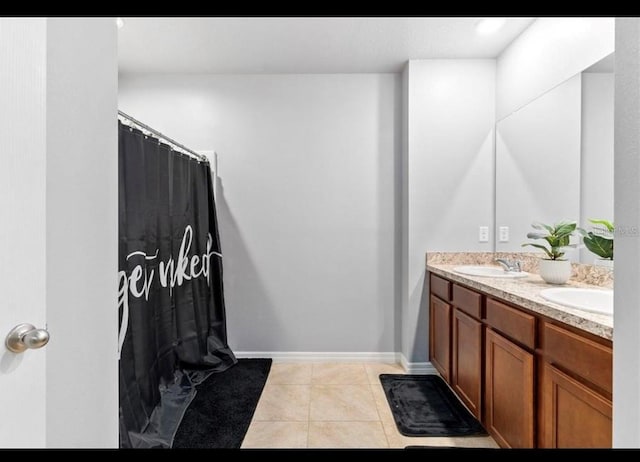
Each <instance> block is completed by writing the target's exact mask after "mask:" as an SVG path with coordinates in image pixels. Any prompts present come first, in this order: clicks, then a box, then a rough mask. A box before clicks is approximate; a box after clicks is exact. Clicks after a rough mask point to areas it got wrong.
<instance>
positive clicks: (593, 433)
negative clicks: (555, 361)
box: [542, 363, 612, 448]
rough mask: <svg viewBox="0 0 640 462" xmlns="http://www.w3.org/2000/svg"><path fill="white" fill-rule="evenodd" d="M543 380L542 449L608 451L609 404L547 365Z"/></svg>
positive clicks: (609, 430)
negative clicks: (604, 449)
mask: <svg viewBox="0 0 640 462" xmlns="http://www.w3.org/2000/svg"><path fill="white" fill-rule="evenodd" d="M542 380H543V386H542V401H543V403H542V406H543V411H544V412H543V419H544V421H543V434H544V435H543V445H544V447H547V448H610V447H611V429H612V421H611V411H612V408H611V401H609V400H608V399H606V398H604V397H602V396H600V395H599V394H598V393H596V392H595V391H593V390H591V389H590V388H588V387H587V386H585V385H583V384H582V383H580V382H578V381H577V380H575V379H573V378H571V377H569V376H568V375H567V374H565V373H563V372H561V371H560V370H558V369H556V368H555V367H553V366H551V365H549V364H548V363H545V365H544V375H543V379H542Z"/></svg>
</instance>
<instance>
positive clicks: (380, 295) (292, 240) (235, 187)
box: [119, 74, 400, 352]
mask: <svg viewBox="0 0 640 462" xmlns="http://www.w3.org/2000/svg"><path fill="white" fill-rule="evenodd" d="M119 105H120V108H121V109H122V110H123V111H125V112H127V113H129V114H131V115H132V116H134V117H136V118H138V119H140V120H142V121H144V122H145V123H147V124H149V125H151V126H152V127H154V128H156V129H158V130H160V131H161V132H164V133H166V134H167V135H169V136H171V137H173V138H175V139H177V140H179V141H180V142H182V143H184V144H186V145H187V146H189V147H191V148H192V149H200V150H213V149H215V151H217V153H218V167H219V175H220V181H219V183H220V186H221V189H219V191H218V196H217V201H218V211H219V215H218V217H219V223H220V230H221V239H222V249H223V254H224V265H225V272H224V282H225V295H226V305H227V317H228V330H229V342H230V345H231V347H232V348H233V349H234V350H236V351H261V352H265V351H294V352H295V351H297V352H300V351H318V352H393V351H396V345H395V344H394V342H395V340H396V338H397V333H396V330H397V329H399V326H398V325H397V324H398V323H399V320H398V319H396V318H397V316H398V314H397V313H396V309H395V304H396V296H395V293H396V283H397V282H396V274H397V272H396V268H395V267H396V266H397V265H398V263H397V258H398V256H397V252H398V249H397V248H396V247H397V246H398V245H399V240H398V239H397V236H396V229H395V227H396V219H395V215H396V213H398V212H397V207H398V205H397V203H398V202H399V198H398V197H396V196H397V191H398V186H397V180H396V175H397V174H399V172H398V167H397V163H398V162H399V156H400V148H399V146H400V145H399V143H400V133H399V130H400V78H399V76H397V75H393V74H379V75H377V74H349V75H339V74H332V75H192V76H184V75H175V76H172V75H164V76H162V75H156V76H152V75H148V76H144V75H123V76H121V79H120V102H119Z"/></svg>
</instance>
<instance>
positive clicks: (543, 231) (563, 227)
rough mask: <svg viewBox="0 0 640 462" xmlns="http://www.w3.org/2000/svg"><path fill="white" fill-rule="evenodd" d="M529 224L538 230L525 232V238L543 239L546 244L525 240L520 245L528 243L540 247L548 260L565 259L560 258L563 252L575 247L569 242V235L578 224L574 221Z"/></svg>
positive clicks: (523, 245)
mask: <svg viewBox="0 0 640 462" xmlns="http://www.w3.org/2000/svg"><path fill="white" fill-rule="evenodd" d="M531 226H532V227H533V228H534V229H537V230H539V231H534V232H530V233H527V238H528V239H543V240H545V241H546V243H547V245H544V244H536V243H534V242H525V243H524V244H522V247H525V246H527V245H530V246H532V247H536V248H538V249H542V250H544V252H545V253H546V254H547V256H548V257H549V258H548V260H565V259H564V258H562V257H563V256H564V254H565V252H566V251H567V250H569V249H574V248H575V247H576V246H575V245H573V244H570V241H571V236H572V235H573V233H574V232H575V231H576V228H577V226H578V224H577V223H576V222H575V221H561V222H559V223H556V224H554V225H546V224H544V223H532V224H531ZM547 246H548V247H547Z"/></svg>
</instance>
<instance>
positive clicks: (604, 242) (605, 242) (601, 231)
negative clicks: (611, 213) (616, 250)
mask: <svg viewBox="0 0 640 462" xmlns="http://www.w3.org/2000/svg"><path fill="white" fill-rule="evenodd" d="M589 221H590V222H591V223H593V224H594V225H603V226H604V228H601V227H596V226H594V227H593V229H594V231H588V232H587V231H586V230H584V229H582V228H578V232H579V233H580V234H581V235H582V241H583V242H584V245H585V247H586V248H587V249H589V251H590V252H592V253H594V254H596V255H597V256H599V257H600V258H602V259H604V260H613V232H614V226H613V223H612V222H610V221H607V220H592V219H590V220H589Z"/></svg>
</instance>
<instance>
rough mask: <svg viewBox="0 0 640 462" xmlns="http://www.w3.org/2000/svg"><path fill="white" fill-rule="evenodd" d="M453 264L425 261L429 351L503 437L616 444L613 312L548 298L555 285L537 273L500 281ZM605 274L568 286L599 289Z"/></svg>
mask: <svg viewBox="0 0 640 462" xmlns="http://www.w3.org/2000/svg"><path fill="white" fill-rule="evenodd" d="M455 266H456V265H455V264H451V262H447V261H446V259H445V261H444V262H442V261H438V260H437V259H432V260H430V259H428V261H427V270H428V272H427V277H428V279H429V281H428V283H429V288H430V289H429V305H430V310H429V314H430V332H429V358H430V361H431V363H432V364H433V365H434V367H435V368H436V369H437V370H438V372H439V373H440V374H441V375H442V377H443V378H444V379H445V380H446V381H447V383H448V384H449V385H450V386H451V388H452V389H453V391H454V392H455V393H456V394H457V395H458V397H459V398H460V399H461V400H462V401H463V402H464V403H465V405H466V406H467V407H468V408H469V410H470V411H471V412H472V413H473V414H474V415H475V416H476V417H477V418H478V419H479V420H480V421H481V422H482V423H483V425H484V426H485V428H486V429H487V431H489V433H490V434H491V435H492V436H493V437H494V439H495V440H496V441H497V442H498V444H499V445H500V446H502V447H513V448H536V447H539V448H565V447H574V448H576V447H580V448H591V447H611V432H612V404H611V399H612V396H611V394H612V341H611V339H612V334H613V317H612V316H610V315H604V314H597V313H591V312H587V311H582V310H579V309H574V308H568V307H565V306H562V305H558V304H555V303H551V302H549V301H547V300H545V299H544V298H542V297H541V296H540V295H539V292H540V291H541V290H542V289H544V288H547V287H551V286H550V285H548V284H545V283H544V282H543V281H542V279H541V278H540V277H539V276H538V275H537V274H535V272H534V271H531V274H530V275H529V276H527V277H525V278H518V279H497V278H490V277H475V276H469V275H463V274H460V273H458V272H456V271H454V269H453V268H455ZM529 267H530V268H531V264H529ZM585 267H586V265H582V266H581V268H582V269H583V270H584V268H585ZM584 271H589V270H584ZM595 271H596V272H598V271H600V270H598V269H596V270H595ZM589 276H591V280H589ZM608 277H609V278H610V275H609V276H607V275H606V273H603V272H600V273H598V274H596V275H595V276H594V275H593V274H588V275H587V277H586V278H579V277H574V279H573V280H571V281H570V282H569V283H568V286H573V287H586V288H590V287H595V288H602V286H605V287H606V286H607V285H611V284H612V281H611V280H609V279H608ZM585 281H587V282H585ZM596 283H597V284H596Z"/></svg>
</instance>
